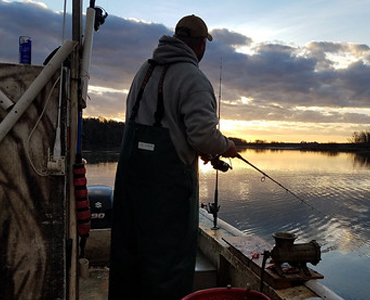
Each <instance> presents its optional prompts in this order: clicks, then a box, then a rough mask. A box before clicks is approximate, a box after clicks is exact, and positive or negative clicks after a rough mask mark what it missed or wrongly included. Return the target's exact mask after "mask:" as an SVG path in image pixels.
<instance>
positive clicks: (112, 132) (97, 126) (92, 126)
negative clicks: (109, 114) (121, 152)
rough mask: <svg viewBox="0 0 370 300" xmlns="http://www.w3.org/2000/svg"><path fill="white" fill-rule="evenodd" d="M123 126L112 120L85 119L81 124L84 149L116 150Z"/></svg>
mask: <svg viewBox="0 0 370 300" xmlns="http://www.w3.org/2000/svg"><path fill="white" fill-rule="evenodd" d="M124 126H125V124H124V123H123V122H117V121H114V120H107V119H97V118H86V119H83V122H82V147H83V148H84V149H102V150H117V148H119V147H120V145H121V140H122V133H123V128H124Z"/></svg>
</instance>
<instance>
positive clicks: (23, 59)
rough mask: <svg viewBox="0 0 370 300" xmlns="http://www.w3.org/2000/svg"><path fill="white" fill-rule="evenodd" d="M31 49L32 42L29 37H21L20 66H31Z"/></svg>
mask: <svg viewBox="0 0 370 300" xmlns="http://www.w3.org/2000/svg"><path fill="white" fill-rule="evenodd" d="M31 48H32V41H31V38H30V37H29V36H20V37H19V63H20V64H27V65H30V64H31Z"/></svg>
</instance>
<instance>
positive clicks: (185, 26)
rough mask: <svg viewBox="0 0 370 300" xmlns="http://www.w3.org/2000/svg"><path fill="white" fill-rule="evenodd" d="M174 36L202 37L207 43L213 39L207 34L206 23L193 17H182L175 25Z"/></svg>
mask: <svg viewBox="0 0 370 300" xmlns="http://www.w3.org/2000/svg"><path fill="white" fill-rule="evenodd" d="M175 34H176V35H178V36H188V37H203V38H207V39H208V40H209V41H212V39H213V38H212V36H211V35H210V34H209V33H208V28H207V25H206V23H204V21H203V20H202V19H201V18H199V17H197V16H195V15H189V16H185V17H183V18H182V19H181V20H180V21H179V22H178V23H177V25H176V28H175Z"/></svg>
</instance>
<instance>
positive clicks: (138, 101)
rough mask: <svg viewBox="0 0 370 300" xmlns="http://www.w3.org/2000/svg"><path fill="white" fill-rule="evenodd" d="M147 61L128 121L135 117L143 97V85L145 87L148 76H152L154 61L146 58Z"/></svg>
mask: <svg viewBox="0 0 370 300" xmlns="http://www.w3.org/2000/svg"><path fill="white" fill-rule="evenodd" d="M148 62H149V64H150V65H149V67H148V70H147V71H146V74H145V77H144V80H143V82H142V84H141V87H140V90H139V93H138V94H137V97H136V101H135V104H134V106H133V108H132V112H131V117H130V121H134V120H135V118H136V115H137V113H138V111H139V106H140V101H141V98H142V97H143V94H144V89H145V87H146V85H147V83H148V81H149V78H150V76H152V73H153V71H154V68H155V66H156V62H155V61H154V60H151V59H150V60H148Z"/></svg>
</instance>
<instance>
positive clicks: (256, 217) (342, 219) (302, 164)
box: [85, 150, 370, 300]
mask: <svg viewBox="0 0 370 300" xmlns="http://www.w3.org/2000/svg"><path fill="white" fill-rule="evenodd" d="M105 155H106V154H105ZM241 155H242V156H243V157H244V158H246V159H247V160H248V161H250V162H251V163H253V164H254V165H256V166H257V167H258V168H259V169H261V170H263V171H264V172H265V173H266V174H268V175H269V176H271V177H272V178H274V179H275V180H277V181H278V182H279V183H281V184H282V185H283V186H285V187H286V188H288V189H289V190H290V191H292V192H293V193H295V194H296V195H297V196H298V197H299V198H300V199H302V200H303V202H302V201H301V200H299V199H297V198H295V197H294V196H292V195H291V194H290V193H287V192H286V191H285V190H284V189H282V188H281V187H279V186H278V185H276V184H275V183H273V182H272V181H271V180H269V179H268V178H263V176H262V175H261V174H260V173H258V172H257V171H256V170H254V169H252V168H251V167H250V166H248V165H247V164H246V163H244V162H243V161H241V160H237V159H233V160H232V161H231V162H232V166H233V170H231V171H229V172H227V173H221V172H219V185H218V190H219V191H218V192H219V198H218V201H219V204H220V205H221V209H220V212H219V217H220V218H222V219H224V220H225V221H226V222H228V223H230V224H231V225H233V226H235V227H237V228H238V229H240V230H242V231H244V232H246V233H253V234H256V235H258V236H260V237H262V238H263V239H265V240H266V241H267V242H269V243H270V244H273V243H274V240H273V238H272V237H271V234H272V233H274V232H278V231H289V232H293V233H295V234H296V235H297V236H298V238H297V240H296V242H297V243H299V242H309V241H311V240H313V239H315V240H316V241H317V242H318V243H319V244H320V246H321V251H322V255H321V256H322V260H321V261H320V263H319V264H318V265H316V266H310V267H311V268H313V269H314V270H316V271H318V272H320V273H321V274H323V275H324V276H325V278H324V279H323V280H320V281H321V282H322V283H324V284H325V285H326V286H328V287H329V288H330V289H332V290H334V291H335V292H336V293H337V294H339V295H340V296H341V297H343V298H344V299H346V300H365V299H366V300H367V299H369V298H370V297H369V294H370V286H369V284H368V281H369V279H370V196H369V186H370V164H369V161H368V160H367V158H366V156H359V155H354V154H349V153H338V154H325V153H319V152H300V151H270V150H266V151H255V150H247V151H244V152H241ZM85 157H87V160H88V162H89V164H88V165H87V171H88V173H87V176H88V182H89V184H90V185H93V184H104V185H109V186H113V184H114V176H115V170H116V165H117V163H116V161H117V159H118V155H117V154H111V155H109V156H107V155H106V157H104V158H103V159H102V160H100V162H98V161H95V162H94V160H93V157H94V156H91V155H89V154H86V155H85ZM102 161H103V162H102ZM263 179H264V180H263ZM214 194H215V171H214V170H213V169H212V167H211V166H210V165H209V164H207V165H205V166H204V165H202V163H201V164H200V201H201V202H203V203H205V204H207V203H210V202H213V200H214Z"/></svg>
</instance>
